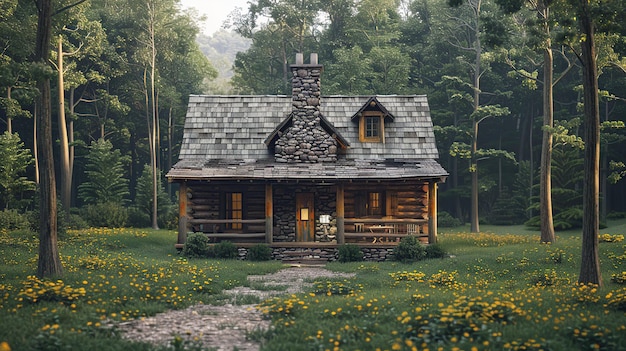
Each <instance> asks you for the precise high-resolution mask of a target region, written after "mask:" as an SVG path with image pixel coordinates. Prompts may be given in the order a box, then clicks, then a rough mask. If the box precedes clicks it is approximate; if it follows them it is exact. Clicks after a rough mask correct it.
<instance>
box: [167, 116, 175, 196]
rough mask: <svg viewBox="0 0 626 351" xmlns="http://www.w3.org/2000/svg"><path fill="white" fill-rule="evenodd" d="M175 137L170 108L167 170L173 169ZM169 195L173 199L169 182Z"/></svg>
mask: <svg viewBox="0 0 626 351" xmlns="http://www.w3.org/2000/svg"><path fill="white" fill-rule="evenodd" d="M173 135H174V122H173V118H172V107H171V106H170V109H169V113H168V115H167V169H170V168H172V145H173V144H172V137H173ZM167 195H168V196H169V197H170V199H171V198H172V183H171V182H167Z"/></svg>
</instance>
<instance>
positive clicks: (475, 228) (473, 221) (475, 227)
mask: <svg viewBox="0 0 626 351" xmlns="http://www.w3.org/2000/svg"><path fill="white" fill-rule="evenodd" d="M475 6H476V8H475V9H474V11H475V15H476V21H477V24H476V28H474V31H475V33H474V35H475V36H476V38H475V39H474V40H475V43H474V50H475V52H476V57H475V59H474V82H473V86H472V88H473V89H474V111H473V112H476V111H477V110H478V108H479V107H480V75H481V67H480V65H481V57H480V56H481V54H482V47H481V43H480V26H479V25H478V21H479V20H480V1H478V2H477V4H476V5H475ZM472 129H473V136H474V137H473V140H472V151H471V165H470V167H471V169H470V172H471V173H472V202H471V207H472V210H471V211H472V212H471V213H472V215H471V218H470V227H471V230H470V231H471V232H472V233H478V232H480V225H479V219H478V218H479V215H478V161H477V160H476V149H477V147H478V121H476V120H473V121H472Z"/></svg>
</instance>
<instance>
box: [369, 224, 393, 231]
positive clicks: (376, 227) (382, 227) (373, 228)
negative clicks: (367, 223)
mask: <svg viewBox="0 0 626 351" xmlns="http://www.w3.org/2000/svg"><path fill="white" fill-rule="evenodd" d="M368 229H369V230H370V232H371V233H390V232H391V230H392V229H393V226H392V225H373V226H371V227H368Z"/></svg>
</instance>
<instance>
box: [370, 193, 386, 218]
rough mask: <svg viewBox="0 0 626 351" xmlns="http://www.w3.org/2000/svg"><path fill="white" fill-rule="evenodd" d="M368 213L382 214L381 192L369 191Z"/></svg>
mask: <svg viewBox="0 0 626 351" xmlns="http://www.w3.org/2000/svg"><path fill="white" fill-rule="evenodd" d="M367 207H368V212H369V213H368V214H370V215H379V214H382V211H381V204H380V193H368V199H367Z"/></svg>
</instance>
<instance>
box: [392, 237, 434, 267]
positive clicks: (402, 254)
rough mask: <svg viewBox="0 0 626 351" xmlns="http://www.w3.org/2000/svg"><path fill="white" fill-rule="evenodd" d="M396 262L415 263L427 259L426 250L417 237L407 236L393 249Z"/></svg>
mask: <svg viewBox="0 0 626 351" xmlns="http://www.w3.org/2000/svg"><path fill="white" fill-rule="evenodd" d="M393 255H394V258H395V260H396V261H401V262H405V263H408V262H415V261H419V260H423V259H424V258H426V249H425V248H424V245H422V243H420V241H419V239H418V238H417V236H415V235H409V236H405V237H404V238H402V240H400V243H399V244H398V246H396V247H395V248H394V249H393Z"/></svg>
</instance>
